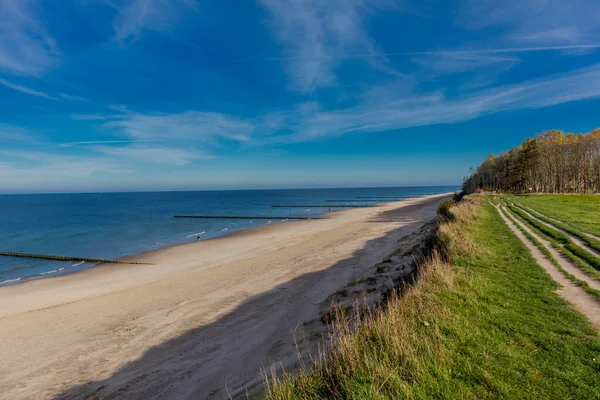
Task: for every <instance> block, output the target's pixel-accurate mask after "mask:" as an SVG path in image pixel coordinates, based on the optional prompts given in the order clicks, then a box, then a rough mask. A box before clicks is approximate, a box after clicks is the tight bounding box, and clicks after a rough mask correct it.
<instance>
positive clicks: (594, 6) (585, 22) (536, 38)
mask: <svg viewBox="0 0 600 400" xmlns="http://www.w3.org/2000/svg"><path fill="white" fill-rule="evenodd" d="M466 5H467V6H466V9H465V10H464V11H465V12H464V13H463V15H462V17H461V18H460V19H461V20H462V21H463V22H465V23H466V24H467V25H468V26H470V27H472V28H475V29H480V28H485V27H488V26H492V25H502V26H504V27H506V28H507V32H506V35H505V36H504V37H503V38H502V39H505V40H509V41H512V42H514V43H524V44H529V45H536V46H550V45H574V44H589V43H594V42H595V43H597V42H598V39H599V38H600V25H599V24H598V21H599V20H600V8H599V7H598V2H597V1H595V0H570V1H562V0H486V1H481V0H469V1H467V2H466Z"/></svg>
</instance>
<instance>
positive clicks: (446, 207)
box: [437, 199, 454, 220]
mask: <svg viewBox="0 0 600 400" xmlns="http://www.w3.org/2000/svg"><path fill="white" fill-rule="evenodd" d="M453 205H454V200H452V199H446V200H444V201H442V202H441V203H440V205H439V206H438V209H437V213H438V215H439V216H440V217H442V218H445V219H447V220H451V219H453V218H454V215H452V212H451V211H450V209H451V208H452V206H453Z"/></svg>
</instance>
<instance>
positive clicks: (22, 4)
mask: <svg viewBox="0 0 600 400" xmlns="http://www.w3.org/2000/svg"><path fill="white" fill-rule="evenodd" d="M36 6H37V3H36V2H33V1H31V0H0V71H5V72H9V73H11V74H16V75H29V76H40V75H41V74H42V73H43V72H45V71H46V70H48V69H49V68H51V67H53V66H54V65H56V64H57V63H58V62H59V60H60V51H59V49H58V46H57V45H56V41H55V39H54V38H53V37H52V36H51V35H50V34H49V33H48V32H47V31H46V29H45V27H44V26H43V25H42V23H41V22H40V21H39V20H38V19H37V16H36V15H35V8H36Z"/></svg>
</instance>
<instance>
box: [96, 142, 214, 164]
mask: <svg viewBox="0 0 600 400" xmlns="http://www.w3.org/2000/svg"><path fill="white" fill-rule="evenodd" d="M92 150H94V151H96V152H99V153H102V154H106V155H109V156H112V157H117V158H121V159H127V160H128V161H129V162H131V161H137V162H143V163H152V164H167V165H178V166H181V165H186V164H189V163H190V162H192V161H194V160H196V159H204V160H207V159H212V158H214V157H213V156H211V155H208V154H206V153H204V152H200V151H197V150H189V149H179V148H169V147H163V146H160V147H148V146H143V145H131V146H122V147H117V146H94V147H92Z"/></svg>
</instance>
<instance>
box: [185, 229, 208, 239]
mask: <svg viewBox="0 0 600 400" xmlns="http://www.w3.org/2000/svg"><path fill="white" fill-rule="evenodd" d="M205 233H206V231H202V232H198V233H192V234H191V235H187V236H186V238H191V237H192V236H200V235H204V234H205Z"/></svg>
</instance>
